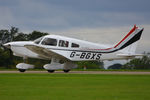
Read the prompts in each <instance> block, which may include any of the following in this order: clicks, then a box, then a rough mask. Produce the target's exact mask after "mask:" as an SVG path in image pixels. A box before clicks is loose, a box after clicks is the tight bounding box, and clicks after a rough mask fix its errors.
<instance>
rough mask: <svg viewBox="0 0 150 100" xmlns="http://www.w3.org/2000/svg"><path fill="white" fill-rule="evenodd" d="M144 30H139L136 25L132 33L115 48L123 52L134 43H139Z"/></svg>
mask: <svg viewBox="0 0 150 100" xmlns="http://www.w3.org/2000/svg"><path fill="white" fill-rule="evenodd" d="M143 30H144V29H138V27H136V25H134V27H133V28H132V29H131V31H130V32H129V33H128V34H127V35H126V36H125V37H124V38H123V39H122V40H121V41H120V42H119V43H118V44H117V45H115V46H114V48H116V49H118V50H121V49H123V48H125V47H127V46H129V45H131V44H132V43H134V42H136V41H138V40H139V39H140V37H141V35H142V32H143Z"/></svg>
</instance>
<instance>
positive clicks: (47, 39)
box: [4, 25, 144, 73]
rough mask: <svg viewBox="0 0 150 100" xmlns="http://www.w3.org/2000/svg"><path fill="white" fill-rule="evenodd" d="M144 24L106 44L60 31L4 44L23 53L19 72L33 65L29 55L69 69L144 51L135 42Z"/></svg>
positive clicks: (50, 69)
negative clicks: (83, 62)
mask: <svg viewBox="0 0 150 100" xmlns="http://www.w3.org/2000/svg"><path fill="white" fill-rule="evenodd" d="M143 30H144V28H138V27H137V26H136V25H134V27H133V28H132V29H131V30H130V31H129V33H128V34H127V35H126V36H125V37H124V38H123V39H122V40H121V41H119V42H118V43H117V44H115V45H103V44H97V43H92V42H88V41H84V40H79V39H74V38H69V37H65V36H59V35H46V36H43V37H40V38H38V39H36V40H34V41H19V42H9V43H6V44H4V46H5V47H7V48H9V49H11V50H12V51H13V55H15V56H19V57H22V58H23V59H24V62H23V63H19V64H17V65H16V68H17V69H18V70H19V71H20V72H25V71H26V70H27V69H30V68H34V65H31V64H27V63H25V60H26V59H27V58H37V59H45V60H50V61H51V62H50V63H49V64H45V65H44V66H43V68H44V69H46V70H47V71H48V72H50V73H53V72H54V71H55V70H58V69H62V70H63V71H64V72H66V73H67V72H69V71H70V70H71V69H73V68H77V65H76V64H75V63H74V62H76V61H95V60H96V61H104V60H110V61H111V60H120V59H132V58H135V57H136V56H142V54H136V53H135V50H136V44H137V42H138V41H139V40H140V37H141V34H142V32H143Z"/></svg>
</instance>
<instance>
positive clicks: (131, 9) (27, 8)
mask: <svg viewBox="0 0 150 100" xmlns="http://www.w3.org/2000/svg"><path fill="white" fill-rule="evenodd" d="M149 5H150V0H0V29H10V27H11V26H15V27H18V28H19V29H20V31H21V32H24V33H29V32H32V31H33V30H39V31H42V32H48V33H50V34H59V35H65V36H69V37H75V38H79V39H84V40H89V41H92V42H98V43H104V44H109V43H110V44H115V43H116V42H118V41H119V40H120V39H121V38H122V37H123V36H124V35H125V34H126V33H127V32H128V31H129V30H130V29H131V28H132V27H133V25H134V24H137V26H139V27H144V28H145V30H144V32H143V35H142V39H141V41H140V43H139V45H138V48H137V52H139V53H142V52H144V51H150V33H149V30H150V6H149Z"/></svg>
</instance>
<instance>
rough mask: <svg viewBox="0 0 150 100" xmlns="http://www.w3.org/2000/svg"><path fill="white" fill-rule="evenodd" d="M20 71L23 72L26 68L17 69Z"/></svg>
mask: <svg viewBox="0 0 150 100" xmlns="http://www.w3.org/2000/svg"><path fill="white" fill-rule="evenodd" d="M18 70H19V71H20V72H25V71H26V69H18Z"/></svg>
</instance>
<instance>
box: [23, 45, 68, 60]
mask: <svg viewBox="0 0 150 100" xmlns="http://www.w3.org/2000/svg"><path fill="white" fill-rule="evenodd" d="M24 47H26V48H27V49H29V50H31V51H32V52H34V53H36V54H38V56H39V57H40V58H42V59H48V60H50V59H51V58H57V59H61V60H64V61H66V60H67V61H68V60H69V59H67V58H66V57H65V56H63V55H61V54H58V53H57V52H55V51H54V50H50V49H47V48H44V47H41V46H38V45H25V46H24Z"/></svg>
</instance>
